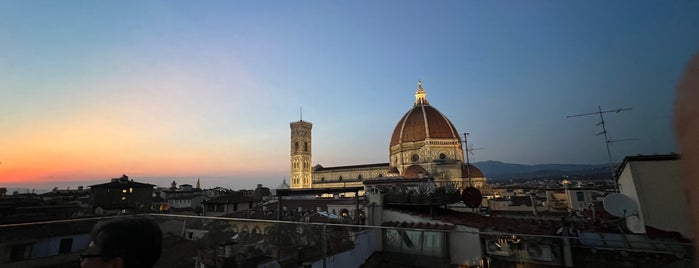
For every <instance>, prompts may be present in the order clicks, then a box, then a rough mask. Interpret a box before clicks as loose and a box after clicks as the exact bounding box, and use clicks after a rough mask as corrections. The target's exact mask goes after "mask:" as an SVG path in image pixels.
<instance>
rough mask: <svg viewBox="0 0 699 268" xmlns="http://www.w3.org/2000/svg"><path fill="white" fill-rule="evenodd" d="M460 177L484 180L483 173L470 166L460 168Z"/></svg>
mask: <svg viewBox="0 0 699 268" xmlns="http://www.w3.org/2000/svg"><path fill="white" fill-rule="evenodd" d="M467 167H468V168H467ZM461 176H463V178H485V176H484V175H483V172H481V170H480V169H478V168H477V167H476V166H474V165H471V164H468V165H467V164H464V165H463V166H461Z"/></svg>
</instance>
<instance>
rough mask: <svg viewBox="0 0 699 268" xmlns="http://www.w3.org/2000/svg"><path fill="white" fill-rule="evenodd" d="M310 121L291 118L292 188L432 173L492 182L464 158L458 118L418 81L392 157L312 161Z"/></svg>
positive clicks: (439, 179)
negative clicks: (453, 119)
mask: <svg viewBox="0 0 699 268" xmlns="http://www.w3.org/2000/svg"><path fill="white" fill-rule="evenodd" d="M312 126H313V125H312V124H311V123H309V122H306V121H303V120H301V121H297V122H292V123H291V177H290V178H291V188H292V189H298V188H335V187H354V186H362V182H363V181H364V180H371V179H375V178H383V177H403V178H426V177H430V178H434V180H435V183H437V184H443V183H448V182H453V183H455V184H456V185H457V186H458V187H459V188H464V187H468V186H469V185H473V186H475V187H477V188H481V189H482V188H484V187H488V186H487V184H486V180H485V176H483V173H482V172H481V171H480V170H479V169H478V168H476V167H474V166H469V165H467V164H466V163H465V162H464V150H463V144H462V141H461V136H460V134H459V132H458V131H457V129H456V127H455V126H454V124H452V123H451V121H449V118H447V117H446V116H445V115H444V114H442V113H440V112H439V111H438V110H437V109H436V108H435V107H434V106H431V105H430V103H429V102H428V101H427V93H426V92H425V90H424V89H423V88H422V83H421V82H418V88H417V91H416V92H415V103H413V106H412V108H411V109H410V110H408V112H406V113H405V115H403V116H402V117H401V118H400V120H399V121H398V123H397V124H396V126H395V128H394V130H393V134H392V135H391V139H390V143H389V158H388V159H389V162H388V163H378V164H365V165H348V166H336V167H323V166H321V165H316V166H314V167H311V161H312V158H311V129H312Z"/></svg>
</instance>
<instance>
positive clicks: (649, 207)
mask: <svg viewBox="0 0 699 268" xmlns="http://www.w3.org/2000/svg"><path fill="white" fill-rule="evenodd" d="M619 189H620V192H621V193H622V194H625V195H626V196H628V197H629V198H631V199H632V200H634V201H636V202H637V204H638V205H639V224H640V225H641V226H645V225H648V226H652V227H654V228H658V229H661V230H665V231H676V232H679V233H681V234H682V235H683V236H685V237H689V238H691V237H693V234H692V230H691V227H690V225H689V217H688V211H689V208H688V207H687V198H686V195H685V190H684V188H683V183H682V178H681V177H680V173H679V161H678V160H663V161H661V160H657V161H630V162H628V163H627V165H626V166H625V168H624V170H623V172H622V174H621V175H620V176H619Z"/></svg>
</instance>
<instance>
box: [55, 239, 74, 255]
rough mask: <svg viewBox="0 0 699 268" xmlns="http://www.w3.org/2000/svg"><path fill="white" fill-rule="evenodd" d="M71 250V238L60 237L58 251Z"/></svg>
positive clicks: (69, 251) (62, 252)
mask: <svg viewBox="0 0 699 268" xmlns="http://www.w3.org/2000/svg"><path fill="white" fill-rule="evenodd" d="M71 252H73V238H63V239H61V244H60V245H59V246H58V253H59V254H64V253H71Z"/></svg>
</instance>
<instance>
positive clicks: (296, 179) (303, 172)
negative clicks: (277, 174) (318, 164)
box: [290, 120, 313, 189]
mask: <svg viewBox="0 0 699 268" xmlns="http://www.w3.org/2000/svg"><path fill="white" fill-rule="evenodd" d="M290 126H291V176H290V180H291V183H290V184H291V189H295V188H311V187H312V186H313V183H312V181H311V178H312V176H311V175H312V174H311V128H313V124H311V123H310V122H306V121H303V120H299V121H298V122H292V123H291V124H290Z"/></svg>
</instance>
